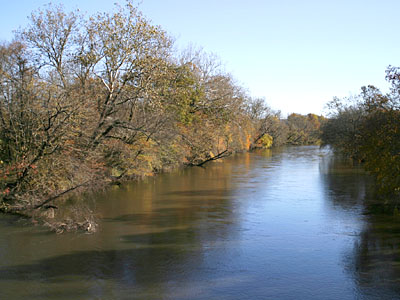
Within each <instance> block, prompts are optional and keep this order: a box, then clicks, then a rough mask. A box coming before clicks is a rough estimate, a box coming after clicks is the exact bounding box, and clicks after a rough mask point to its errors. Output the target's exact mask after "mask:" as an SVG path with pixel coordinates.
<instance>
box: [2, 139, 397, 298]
mask: <svg viewBox="0 0 400 300" xmlns="http://www.w3.org/2000/svg"><path fill="white" fill-rule="evenodd" d="M371 189H372V182H371V180H370V178H368V177H366V176H365V174H364V172H363V171H362V170H361V169H359V168H353V167H350V166H349V165H348V164H346V163H345V162H343V161H341V160H338V159H336V158H335V157H334V156H332V154H331V153H330V152H329V150H326V149H322V150H321V149H319V147H315V146H307V147H287V148H284V149H275V150H264V151H257V152H253V153H242V154H237V155H234V156H232V157H229V158H226V159H224V160H223V162H221V163H219V162H215V163H211V164H209V165H207V167H206V168H188V169H181V170H176V171H174V172H171V173H168V174H160V175H159V176H157V177H154V178H152V177H149V178H146V179H144V180H142V181H138V182H134V183H132V184H127V185H122V186H120V187H115V188H113V189H111V190H110V191H107V192H105V193H97V194H96V195H92V196H91V197H92V198H91V199H86V200H87V201H88V202H92V203H93V206H92V207H91V208H92V209H93V210H94V211H95V213H96V214H97V216H98V218H99V220H100V221H99V222H100V226H101V230H100V231H99V232H97V233H95V234H91V235H87V234H76V233H67V234H64V235H55V234H48V232H47V231H45V230H44V229H43V228H41V227H30V226H23V223H21V221H19V222H15V220H14V219H13V217H12V216H7V215H2V216H1V217H0V257H1V258H2V259H1V260H0V289H1V291H2V296H3V297H4V298H6V299H23V298H27V297H31V298H35V297H36V298H40V299H71V298H74V299H88V298H117V299H213V298H214V299H241V300H242V299H263V298H272V299H299V298H301V299H358V298H361V299H397V298H399V297H400V288H399V287H398V284H397V282H398V279H399V278H400V267H399V266H398V264H396V262H397V261H398V259H399V249H398V245H399V242H400V240H399V237H398V234H397V232H398V231H399V230H400V227H399V221H398V219H396V218H394V217H389V216H385V217H382V216H380V215H365V203H366V202H368V201H369V200H371V199H372V200H373V193H372V192H371Z"/></svg>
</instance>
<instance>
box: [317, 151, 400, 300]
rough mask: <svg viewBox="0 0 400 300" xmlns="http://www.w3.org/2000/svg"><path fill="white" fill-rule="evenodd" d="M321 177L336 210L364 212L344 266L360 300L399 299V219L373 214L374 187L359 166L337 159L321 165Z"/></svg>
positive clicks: (328, 159) (322, 162) (326, 160)
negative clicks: (362, 220)
mask: <svg viewBox="0 0 400 300" xmlns="http://www.w3.org/2000/svg"><path fill="white" fill-rule="evenodd" d="M320 171H321V174H322V175H321V178H322V182H323V183H324V185H325V190H326V191H327V193H329V195H328V197H326V198H327V199H329V201H330V203H331V205H332V206H333V207H335V209H337V208H339V209H341V210H345V211H349V210H354V211H360V212H362V211H364V212H367V213H368V215H367V216H366V217H365V224H364V227H363V228H362V230H361V232H360V234H359V237H358V239H357V240H356V242H355V244H354V247H353V249H352V251H351V252H349V253H347V254H346V255H345V259H344V262H345V266H346V270H347V272H348V273H349V274H350V275H351V277H352V278H353V280H354V282H355V283H356V284H357V287H358V292H357V293H359V294H360V296H361V299H399V298H400V284H399V283H400V218H399V217H393V216H388V215H382V214H381V215H378V214H376V213H374V214H372V213H371V211H370V210H369V209H367V208H366V207H369V204H370V203H371V202H375V201H374V185H373V181H372V179H371V178H369V177H368V176H366V174H365V173H364V172H363V171H362V169H361V168H360V167H357V166H355V167H354V166H352V165H351V163H349V162H346V161H344V160H341V159H340V158H337V157H327V158H326V159H323V160H322V161H321V164H320Z"/></svg>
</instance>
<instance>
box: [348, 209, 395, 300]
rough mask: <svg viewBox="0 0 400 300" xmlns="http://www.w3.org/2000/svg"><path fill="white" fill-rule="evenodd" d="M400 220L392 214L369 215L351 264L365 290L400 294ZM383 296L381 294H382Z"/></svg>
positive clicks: (390, 296) (389, 295)
mask: <svg viewBox="0 0 400 300" xmlns="http://www.w3.org/2000/svg"><path fill="white" fill-rule="evenodd" d="M399 221H400V220H399V219H398V218H396V217H389V216H382V215H381V216H372V215H370V216H369V217H368V219H367V222H366V225H365V227H364V229H363V230H362V232H361V234H360V237H359V240H358V241H357V242H356V243H355V245H354V248H353V253H351V254H350V255H349V256H348V257H347V259H346V262H347V267H348V270H349V272H350V274H351V275H352V277H353V278H354V280H355V282H356V283H357V285H358V286H359V288H360V289H362V291H363V293H364V294H367V295H377V299H399V298H400V284H399V282H400V222H399ZM378 296H379V297H378Z"/></svg>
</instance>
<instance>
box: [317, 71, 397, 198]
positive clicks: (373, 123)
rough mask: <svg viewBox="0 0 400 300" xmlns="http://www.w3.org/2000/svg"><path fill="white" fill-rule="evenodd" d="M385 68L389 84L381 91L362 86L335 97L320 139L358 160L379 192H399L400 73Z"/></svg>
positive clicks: (391, 193) (390, 193) (389, 193)
mask: <svg viewBox="0 0 400 300" xmlns="http://www.w3.org/2000/svg"><path fill="white" fill-rule="evenodd" d="M398 74H399V72H398V69H397V68H392V67H390V68H389V69H388V70H387V79H388V81H389V82H390V83H391V84H392V89H391V92H390V93H388V94H386V95H384V94H382V93H381V92H380V91H379V90H378V89H377V88H375V87H373V86H368V87H363V88H362V91H361V93H360V95H358V96H356V97H354V98H351V99H343V100H340V99H334V100H333V101H332V102H331V103H330V104H329V105H330V108H331V110H332V117H331V118H330V119H329V121H328V122H327V123H326V124H325V125H324V126H323V134H322V140H323V143H324V144H329V145H331V146H332V147H333V148H334V149H335V150H336V151H338V152H340V153H343V154H345V155H346V156H349V157H351V158H353V159H355V160H357V161H361V162H364V166H365V169H366V170H367V171H369V172H370V173H371V174H372V175H373V176H374V177H375V179H376V183H377V188H378V191H379V193H380V194H382V195H386V196H393V195H397V196H399V195H400V105H399V104H400V103H399V91H400V90H399V89H398V87H399V83H400V77H399V75H398Z"/></svg>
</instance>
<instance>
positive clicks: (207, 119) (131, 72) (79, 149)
mask: <svg viewBox="0 0 400 300" xmlns="http://www.w3.org/2000/svg"><path fill="white" fill-rule="evenodd" d="M0 91H1V93H0V165H1V169H0V209H1V210H2V211H4V212H19V213H27V214H29V212H31V211H32V210H44V209H46V208H47V209H48V208H49V207H53V206H54V205H53V204H51V202H52V201H54V200H55V199H59V198H60V197H64V196H67V195H70V194H71V193H72V192H82V191H84V190H87V189H92V188H98V187H102V186H104V185H106V184H109V183H112V182H118V181H121V180H127V179H132V178H136V177H141V176H146V175H150V174H153V173H156V172H159V171H161V170H164V169H168V168H173V167H176V166H178V165H182V164H186V165H192V166H201V165H203V164H204V163H206V162H208V161H212V160H216V159H219V158H222V157H225V156H227V155H229V154H231V153H233V152H237V151H244V150H249V149H252V148H258V147H270V146H272V145H275V146H279V145H282V144H285V143H287V142H289V143H292V144H302V143H306V144H307V143H314V142H317V140H316V139H317V133H316V132H317V131H318V130H319V128H320V122H321V118H320V117H317V116H314V115H308V116H301V115H296V114H293V115H291V116H289V118H288V119H287V120H285V121H282V120H281V119H280V114H279V112H275V111H273V110H272V109H271V108H269V107H268V106H267V105H266V103H265V101H264V100H263V99H252V98H251V97H249V96H248V95H247V94H246V93H245V92H244V90H243V88H242V87H240V86H239V85H238V84H236V83H235V81H234V80H233V79H232V77H231V76H230V75H229V74H227V73H225V72H223V71H221V68H220V67H219V63H218V60H216V59H215V58H214V57H213V56H212V55H208V54H206V53H204V52H202V51H196V50H190V49H189V50H187V51H184V52H183V53H179V54H177V53H176V52H175V51H174V50H173V40H172V38H171V37H169V36H168V35H167V33H166V32H165V31H164V30H162V29H161V28H160V27H159V26H154V25H152V24H151V23H150V22H149V21H148V20H147V19H146V18H145V17H144V16H143V15H142V14H141V12H140V11H139V10H138V9H137V7H135V6H133V5H132V3H131V2H127V5H126V6H124V7H119V6H117V8H116V10H115V12H113V13H99V14H96V15H93V16H90V17H89V18H85V17H84V16H83V15H81V14H80V13H79V12H65V11H64V10H63V8H62V7H58V6H56V7H54V6H51V5H50V6H49V7H48V8H47V9H45V10H39V11H37V12H35V13H33V14H32V15H31V18H30V24H29V26H28V27H27V28H26V29H25V30H22V31H21V32H19V33H17V34H16V36H15V39H14V40H13V41H12V42H10V43H7V44H3V45H1V46H0Z"/></svg>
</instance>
